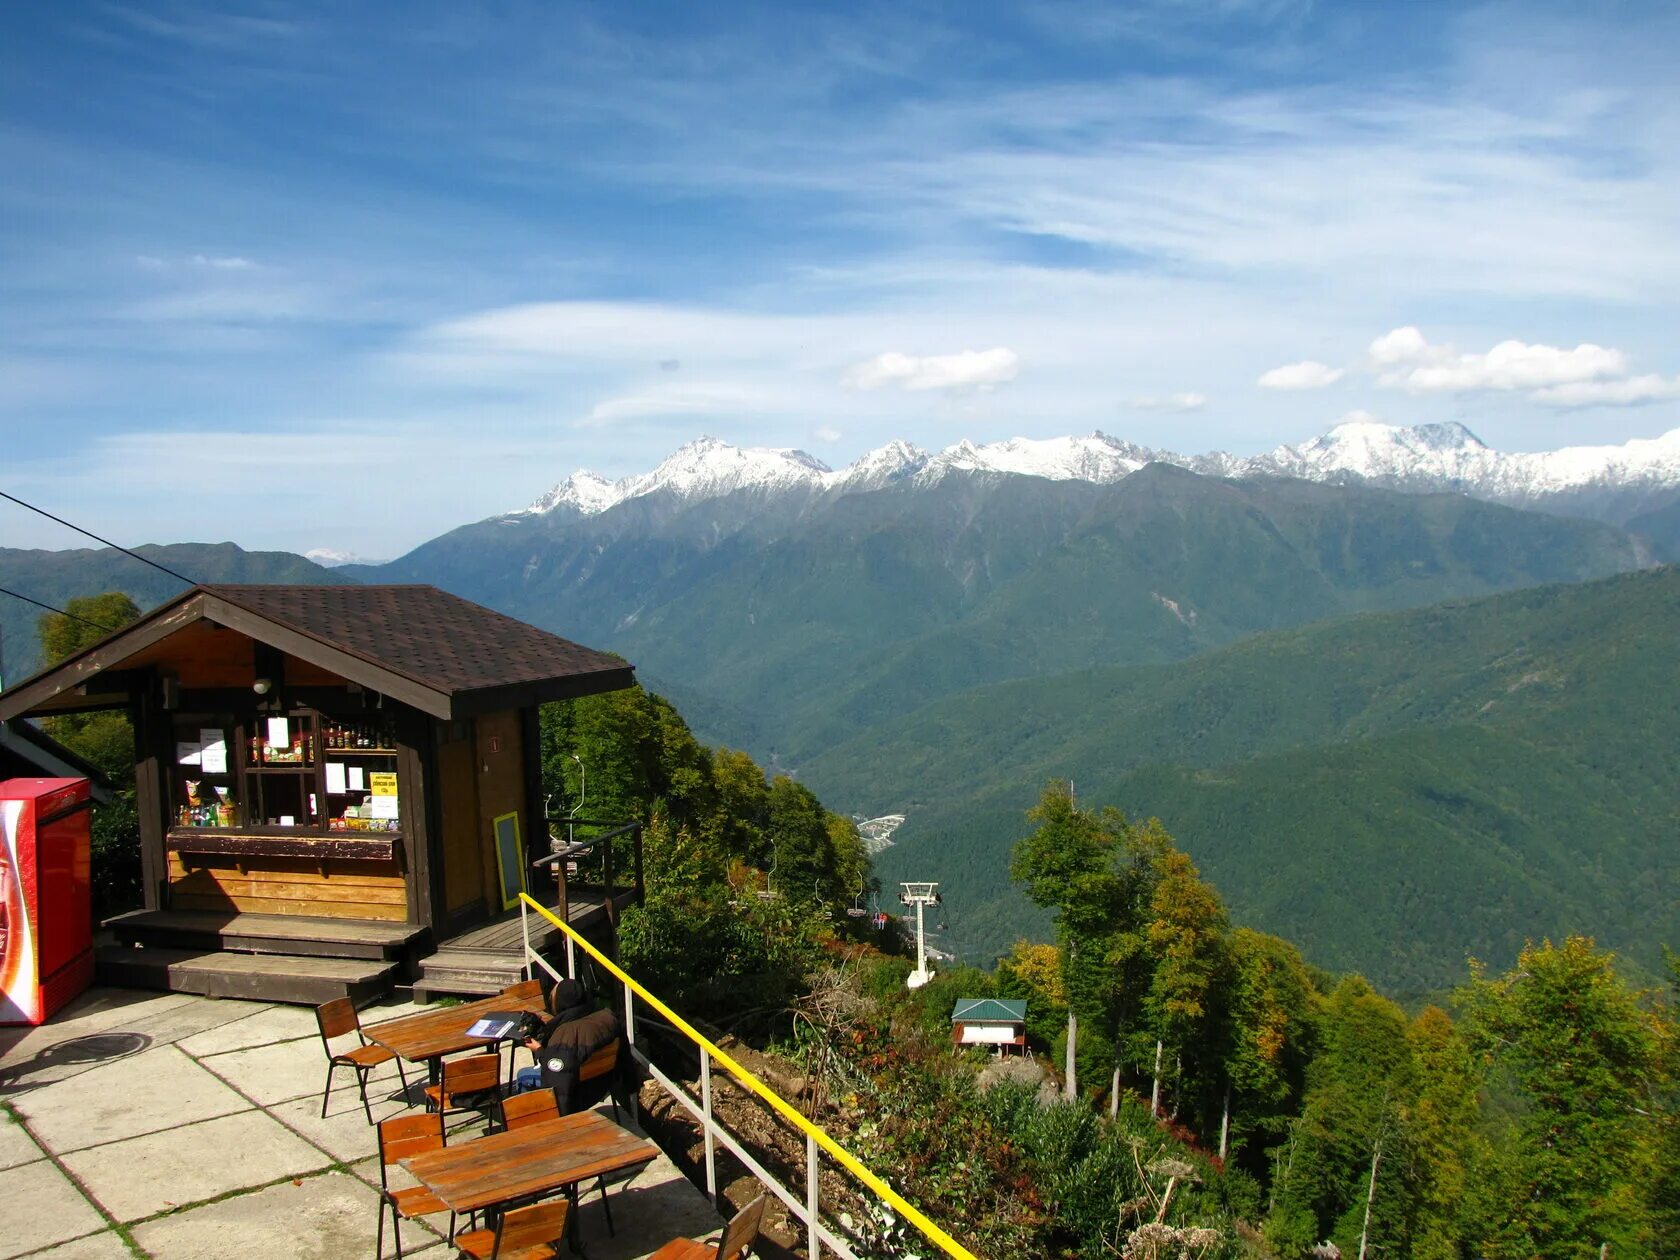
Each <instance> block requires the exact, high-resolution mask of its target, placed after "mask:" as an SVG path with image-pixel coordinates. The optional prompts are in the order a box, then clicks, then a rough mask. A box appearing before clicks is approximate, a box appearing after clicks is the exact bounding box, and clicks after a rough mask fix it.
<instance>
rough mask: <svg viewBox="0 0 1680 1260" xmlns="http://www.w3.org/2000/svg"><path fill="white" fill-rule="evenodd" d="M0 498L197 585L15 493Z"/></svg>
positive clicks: (167, 568)
mask: <svg viewBox="0 0 1680 1260" xmlns="http://www.w3.org/2000/svg"><path fill="white" fill-rule="evenodd" d="M0 499H9V500H11V501H12V502H13V503H15V504H17V505H18V506H19V507H24V508H28V509H29V510H30V511H31V512H36V513H39V514H40V515H42V516H44V517H46V518H47V519H48V520H49V521H57V522H58V523H59V524H60V525H62V526H64V527H65V528H66V529H73V530H75V531H76V532H77V533H78V534H86V535H87V536H88V537H89V538H91V539H93V541H94V542H97V543H104V544H105V546H107V547H111V548H114V549H115V550H117V551H120V552H122V553H123V555H125V556H133V557H134V558H135V559H136V560H138V561H139V562H140V563H141V564H149V565H151V566H152V568H154V569H156V570H158V571H159V572H160V573H167V574H168V575H169V576H170V577H172V578H174V579H175V580H176V581H178V582H185V583H186V584H187V585H188V586H196V585H198V583H196V582H194V581H193V580H192V579H191V578H190V577H188V576H186V574H184V573H177V572H176V571H175V570H174V569H171V568H170V567H169V566H168V565H166V564H159V563H158V562H157V561H156V560H148V559H146V557H145V556H143V555H140V554H139V553H138V552H134V551H130V550H129V549H128V548H127V547H124V546H123V545H122V544H121V543H114V542H112V541H111V540H110V539H109V538H101V537H100V536H99V535H98V534H96V533H94V532H93V531H92V530H91V529H83V528H82V527H81V526H80V525H72V524H71V523H70V522H69V521H67V520H65V519H64V518H63V517H62V516H54V515H53V514H52V513H51V512H49V511H47V510H46V508H38V507H36V506H35V505H34V504H33V503H25V502H24V501H23V500H22V499H20V498H18V497H17V495H15V494H7V493H6V492H5V491H4V490H0ZM30 602H31V603H33V602H34V601H33V600H31V601H30ZM54 611H55V612H56V611H57V610H56V609H54Z"/></svg>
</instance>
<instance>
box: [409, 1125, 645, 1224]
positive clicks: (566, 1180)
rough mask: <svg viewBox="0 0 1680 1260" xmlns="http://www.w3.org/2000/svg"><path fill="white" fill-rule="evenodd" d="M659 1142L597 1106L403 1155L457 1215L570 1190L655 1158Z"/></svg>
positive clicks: (415, 1174)
mask: <svg viewBox="0 0 1680 1260" xmlns="http://www.w3.org/2000/svg"><path fill="white" fill-rule="evenodd" d="M658 1156H659V1148H658V1147H657V1146H655V1145H654V1144H653V1143H652V1142H650V1141H648V1140H647V1139H646V1138H639V1137H637V1136H636V1135H635V1134H634V1133H631V1132H630V1131H629V1130H628V1129H624V1128H620V1127H619V1126H618V1125H616V1124H614V1123H613V1122H612V1121H611V1120H608V1119H607V1118H606V1117H605V1116H603V1115H600V1114H599V1113H598V1112H594V1111H579V1112H576V1113H574V1114H572V1115H569V1116H556V1117H554V1118H553V1119H552V1120H539V1121H537V1122H536V1123H535V1124H527V1125H522V1126H520V1127H519V1128H517V1129H511V1130H508V1131H506V1132H503V1133H491V1134H488V1135H486V1136H484V1137H478V1138H473V1139H471V1140H470V1141H466V1142H456V1143H452V1144H450V1145H449V1146H444V1147H439V1148H438V1149H437V1150H432V1151H427V1152H425V1153H424V1154H421V1155H412V1156H410V1157H409V1158H407V1159H405V1160H402V1161H401V1163H402V1166H403V1167H404V1168H406V1169H408V1171H409V1172H410V1173H411V1174H412V1175H413V1177H414V1178H415V1180H416V1181H419V1182H420V1183H421V1184H422V1185H424V1186H425V1187H426V1188H427V1189H428V1190H430V1191H431V1192H432V1193H433V1194H435V1195H437V1197H438V1198H439V1199H440V1200H442V1201H443V1203H444V1204H445V1206H447V1207H448V1208H449V1210H450V1211H452V1212H454V1213H456V1214H457V1215H464V1214H466V1213H468V1212H479V1211H483V1210H484V1209H485V1208H492V1207H500V1206H502V1205H504V1204H511V1203H517V1202H522V1201H525V1200H532V1199H540V1198H542V1197H543V1196H545V1195H549V1194H553V1193H554V1192H555V1191H556V1190H566V1191H567V1192H568V1193H570V1192H571V1191H572V1190H573V1188H574V1187H576V1185H577V1184H578V1183H579V1182H580V1181H587V1180H589V1179H590V1178H591V1177H603V1176H609V1175H611V1174H613V1173H618V1172H624V1171H626V1170H628V1169H632V1168H640V1167H642V1166H643V1165H644V1164H650V1163H652V1162H653V1161H654V1160H655V1159H657V1158H658Z"/></svg>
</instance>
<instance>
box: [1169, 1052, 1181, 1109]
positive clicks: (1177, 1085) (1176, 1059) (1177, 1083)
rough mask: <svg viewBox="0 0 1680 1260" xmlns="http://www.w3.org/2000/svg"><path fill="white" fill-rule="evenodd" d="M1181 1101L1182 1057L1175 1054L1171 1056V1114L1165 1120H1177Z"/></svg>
mask: <svg viewBox="0 0 1680 1260" xmlns="http://www.w3.org/2000/svg"><path fill="white" fill-rule="evenodd" d="M1183 1101H1184V1056H1183V1055H1181V1054H1175V1055H1173V1105H1172V1113H1171V1114H1170V1115H1168V1117H1167V1119H1169V1120H1177V1119H1178V1108H1179V1104H1181V1103H1182V1102H1183Z"/></svg>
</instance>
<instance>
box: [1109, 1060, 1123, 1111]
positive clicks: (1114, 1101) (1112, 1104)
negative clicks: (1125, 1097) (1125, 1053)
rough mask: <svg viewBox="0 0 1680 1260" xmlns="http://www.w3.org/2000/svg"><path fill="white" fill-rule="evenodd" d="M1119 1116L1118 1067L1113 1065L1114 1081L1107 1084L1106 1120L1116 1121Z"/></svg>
mask: <svg viewBox="0 0 1680 1260" xmlns="http://www.w3.org/2000/svg"><path fill="white" fill-rule="evenodd" d="M1119 1115H1120V1065H1119V1064H1118V1063H1116V1064H1115V1065H1114V1079H1113V1080H1111V1081H1110V1082H1109V1084H1108V1118H1109V1119H1110V1120H1114V1119H1117V1118H1118V1117H1119Z"/></svg>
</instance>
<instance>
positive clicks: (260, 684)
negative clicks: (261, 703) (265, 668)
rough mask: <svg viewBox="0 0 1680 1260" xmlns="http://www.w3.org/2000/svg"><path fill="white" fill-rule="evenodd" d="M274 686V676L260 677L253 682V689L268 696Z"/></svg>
mask: <svg viewBox="0 0 1680 1260" xmlns="http://www.w3.org/2000/svg"><path fill="white" fill-rule="evenodd" d="M273 687H274V680H273V679H272V678H259V679H257V680H256V681H255V682H253V683H252V684H251V690H252V691H254V692H256V693H257V694H258V695H259V696H266V695H267V694H268V693H269V692H270V691H271V690H272V689H273Z"/></svg>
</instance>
